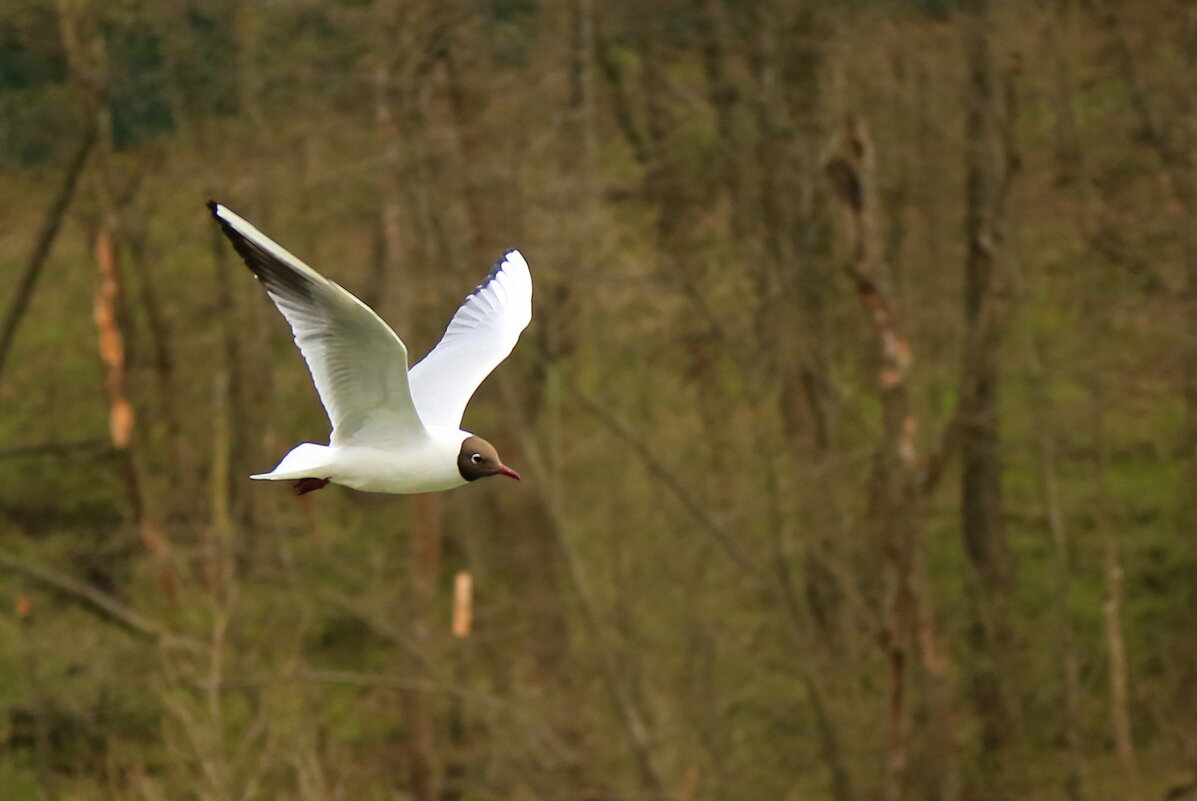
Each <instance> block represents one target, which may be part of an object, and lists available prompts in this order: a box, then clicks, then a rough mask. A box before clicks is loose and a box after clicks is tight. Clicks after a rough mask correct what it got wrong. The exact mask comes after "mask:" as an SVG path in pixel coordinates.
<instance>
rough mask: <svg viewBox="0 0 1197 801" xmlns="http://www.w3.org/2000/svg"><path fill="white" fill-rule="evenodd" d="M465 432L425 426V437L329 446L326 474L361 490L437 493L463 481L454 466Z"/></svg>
mask: <svg viewBox="0 0 1197 801" xmlns="http://www.w3.org/2000/svg"><path fill="white" fill-rule="evenodd" d="M467 436H469V434H468V433H467V432H465V431H459V430H456V429H453V430H449V429H437V428H430V429H428V437H426V438H420V439H418V440H409V441H405V442H403V443H401V444H397V445H387V446H383V447H375V446H368V445H338V446H333V450H334V454H333V460H332V464H331V468H332V469H331V470H330V471H329V477H330V478H331V479H332V480H333V481H334V482H335V483H337V484H343V485H345V486H346V487H352V488H353V489H356V490H362V491H364V492H391V493H398V494H409V493H417V492H439V491H440V490H447V489H452V488H453V487H459V486H461V485H462V484H465V483H466V480H465V479H464V478H462V476H461V472H460V471H459V470H458V467H457V456H458V454H459V453H460V452H461V443H462V441H464V440H465V438H466V437H467Z"/></svg>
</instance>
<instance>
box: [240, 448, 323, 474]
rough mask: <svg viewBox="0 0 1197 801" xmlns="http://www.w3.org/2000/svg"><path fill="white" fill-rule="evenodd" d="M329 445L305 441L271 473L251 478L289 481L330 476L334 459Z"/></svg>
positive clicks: (293, 449)
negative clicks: (331, 462)
mask: <svg viewBox="0 0 1197 801" xmlns="http://www.w3.org/2000/svg"><path fill="white" fill-rule="evenodd" d="M329 450H331V449H330V448H329V447H328V446H327V445H317V444H315V443H314V442H304V443H302V444H300V445H296V446H295V447H294V448H292V449H291V452H290V453H288V454H287V455H286V456H284V457H283V460H282V461H281V462H279V463H278V466H277V467H275V468H274V469H273V470H271V471H270V472H269V473H258V474H257V475H253V476H250V478H258V479H265V480H266V481H287V480H289V479H293V478H329V477H330V476H329V473H328V469H329V462H330V461H332V460H331V458H330V456H331V454H330V453H329Z"/></svg>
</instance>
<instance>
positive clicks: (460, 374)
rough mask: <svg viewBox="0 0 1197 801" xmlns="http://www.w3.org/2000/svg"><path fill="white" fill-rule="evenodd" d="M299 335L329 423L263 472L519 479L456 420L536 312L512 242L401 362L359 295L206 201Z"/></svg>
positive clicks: (309, 484) (403, 489) (425, 486)
mask: <svg viewBox="0 0 1197 801" xmlns="http://www.w3.org/2000/svg"><path fill="white" fill-rule="evenodd" d="M208 208H209V209H211V211H212V216H213V217H215V218H216V220H217V222H219V223H220V227H221V230H223V231H224V234H225V236H227V237H228V238H229V240H230V241H231V242H232V243H233V247H234V248H236V249H237V253H239V254H240V255H241V258H242V259H244V260H245V263H246V265H247V266H248V267H249V269H250V270H252V271H253V274H254V276H255V277H257V279H258V281H260V282H261V284H262V286H263V287H264V288H265V289H266V294H267V296H269V298H270V300H271V301H273V302H274V305H275V306H277V307H278V310H279V311H280V312H281V313H282V315H283V317H285V318H286V319H287V323H288V324H289V325H290V326H291V332H292V334H294V336H295V344H297V345H298V346H299V350H300V353H302V354H303V358H304V360H305V361H306V362H307V363H308V370H310V371H311V373H312V381H313V382H314V383H315V384H316V391H317V392H318V393H319V394H320V402H321V403H323V404H324V409H325V411H326V412H327V413H328V419H329V421H330V422H331V423H332V433H331V434H330V435H329V442H328V445H316V444H314V443H311V442H305V443H303V444H302V445H298V446H296V447H295V448H293V449H292V450H291V452H290V453H288V454H287V455H286V456H284V457H283V460H282V461H281V462H279V463H278V466H277V467H275V468H274V470H272V471H270V472H269V473H260V474H258V475H255V476H251V478H258V479H267V480H269V481H294V482H295V491H296V492H297V493H298V494H300V495H302V494H303V493H305V492H311V491H312V490H317V489H320V488H321V487H323V486H325V485H326V484H328V482H330V481H332V482H335V483H337V484H344V485H345V486H347V487H352V488H353V489H358V490H364V491H366V492H392V493H400V494H404V493H414V492H435V491H438V490H447V489H452V488H453V487H459V486H461V485H463V484H465V483H467V482H469V481H474V480H475V479H479V478H485V477H486V476H494V475H503V476H510V477H511V478H514V479H518V478H519V477H520V476H519V473H517V472H515V471H514V470H512V469H511V468H510V467H507V466H506V465H505V464H503V462H502V461H501V460H500V459H499V454H498V453H497V452H496V451H495V448H494V446H493V445H491V444H490V443H489V442H487V441H486V440H484V439H482V437H478V436H475V435H474V434H471V433H470V432H469V431H463V430H462V429H461V417H462V414H463V413H464V412H465V407H466V404H467V403H468V402H469V400H470V397H471V396H472V395H473V394H474V390H476V389H477V388H478V385H479V384H481V383H482V380H483V379H484V378H486V376H487V375H489V374H490V372H491V370H493V369H494V368H495V367H496V366H497V365H498V364H499V362H501V361H503V360H504V359H506V358H507V355H508V354H509V353H511V349H512V348H514V347H515V343H516V340H517V339H519V336H520V332H521V331H523V330H524V329H525V328H526V327H527V326H528V323H529V322H530V321H531V319H532V275H531V274H530V273H529V272H528V263H527V262H525V261H524V257H523V256H522V255H520V252H519V251H518V250H511V251H508V252H507V254H506V255H505V256H504V257H503V260H502V261H500V262H499V263H498V264H496V265H495V267H494V269H492V270H491V271H490V275H488V276H487V278H486V280H485V281H483V282H482V284H481V285H480V286H479V287H478V288H477V289H475V290H474V291H473V292H472V293H470V295H469V296H468V297H466V299H465V300H464V301H463V302H462V304H461V306H460V307H458V309H457V312H456V314H454V315H453V319H452V320H450V321H449V327H448V328H446V329H445V334H444V336H442V337H441V341H440V342H438V343H437V345H436V347H435V348H433V349H432V350H431V351H430V352H429V354H428V355H427V356H425V357H424V359H423V360H422V361H420V363H419V364H417V365H416V366H415V367H412V368H411V370H410V371H409V370H408V369H407V348H406V346H404V344H403V340H401V339H399V337H398V336H397V335H396V334H395V332H394V331H392V330H391V328H390V326H388V325H387V324H386V323H384V322H383V321H382V319H381V318H380V317H379V316H378V315H377V314H375V313H374V312H373V310H371V309H370V307H369V306H367V305H366V304H365V303H362V302H361V301H360V300H358V299H357V298H355V297H354V296H353V295H351V294H349V293H348V292H346V291H345V290H344V289H342V288H341V287H340V286H338V285H337V284H335V283H333V282H332V281H329V280H328V279H327V278H325V277H324V276H322V275H320V274H319V273H317V272H316V271H315V270H313V269H312V268H311V267H309V266H307V265H306V264H304V263H303V262H302V261H300V260H299V259H297V258H296V257H295V256H293V255H291V254H290V253H288V252H287V251H286V250H285V249H283V248H282V247H281V246H279V245H278V244H277V243H275V242H274V241H273V240H271V239H270V238H269V237H267V236H266V235H265V234H263V233H262V232H261V231H259V230H258V229H257V228H254V227H253V226H252V225H250V224H249V223H248V222H246V221H245V220H243V219H242V218H241V217H238V216H237V215H236V214H234V213H233V212H232V211H230V210H229V208H228V207H226V206H222V205H220V204H219V203H212V202H210V203H208Z"/></svg>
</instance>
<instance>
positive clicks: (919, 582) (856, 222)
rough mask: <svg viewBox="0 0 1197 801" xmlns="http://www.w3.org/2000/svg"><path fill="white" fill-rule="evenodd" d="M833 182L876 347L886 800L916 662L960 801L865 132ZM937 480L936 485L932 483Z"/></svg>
mask: <svg viewBox="0 0 1197 801" xmlns="http://www.w3.org/2000/svg"><path fill="white" fill-rule="evenodd" d="M825 169H826V173H827V177H828V179H829V180H830V181H831V184H832V186H833V187H834V188H835V191H836V194H837V195H838V197H839V200H840V201H841V203H842V204H843V207H844V217H845V220H846V223H847V225H846V227H847V229H848V232H849V241H850V243H851V256H850V259H849V262H848V273H849V275H850V277H851V278H852V280H853V283H854V284H855V288H856V295H857V299H858V301H859V302H860V305H861V309H862V310H863V311H864V312H865V314H866V315H867V317H868V320H869V324H870V326H871V328H872V332H873V336H874V338H875V347H876V363H877V365H878V392H879V394H880V397H881V414H882V430H883V435H882V441H881V442H880V443H879V446H878V450H877V456H876V458H875V460H874V466H873V476H872V480H871V486H870V489H869V492H870V518H871V520H873V522H874V524H875V525H876V526H877V531H878V547H879V548H880V550H881V551H882V553H883V554H884V557H885V572H886V577H885V579H886V584H887V585H888V598H887V600H886V606H885V609H884V611H883V615H884V619H883V623H882V638H881V644H882V647H883V648H884V650H885V654H886V661H887V666H888V675H887V702H886V714H885V746H884V750H885V764H884V770H883V781H882V789H881V797H882V798H883V799H885V801H901V799H903V798H904V797H905V796H906V793H907V786H908V783H909V776H910V755H911V737H910V719H911V703H910V699H909V691H910V687H911V679H910V672H911V668H912V667H913V660H914V657H915V655H916V649H917V654H918V655H919V656H921V659H922V667H923V669H924V671H925V672H926V676H927V678H928V680H929V683H930V685H931V692H930V698H929V703H930V706H931V714H932V719H933V722H934V726H935V732H934V738H935V740H936V741H937V743H938V746H939V747H938V750H937V752H936V753H935V754H934V755H932V756H930V757H929V759H931V760H934V761H935V763H936V771H935V777H934V779H933V780H932V782H933V787H932V788H931V789H932V794H933V797H935V798H940V799H954V798H955V797H956V796H957V795H958V790H957V785H958V769H957V767H956V763H957V759H958V750H959V749H958V744H957V737H956V733H955V731H954V729H953V723H952V722H953V719H954V714H953V710H952V706H951V698H952V688H951V684H950V669H949V664H948V656H947V650H946V648H945V647H944V646H943V645H942V643H941V642H940V635H939V632H938V624H937V623H936V620H935V618H936V616H935V613H934V609H933V608H932V606H931V599H930V594H929V593H928V592H927V588H926V586H925V582H926V575H925V569H924V567H923V558H924V557H923V544H922V525H923V523H922V514H923V512H922V505H923V499H924V496H925V495H926V494H927V493H928V492H929V491H930V490H931V489H933V487H934V482H935V480H936V479H937V478H938V476H939V475H940V474H941V470H940V469H938V468H933V467H932V466H931V465H930V464H926V465H925V464H924V463H923V461H922V460H921V459H920V457H919V455H918V452H917V450H916V444H915V436H916V434H917V430H918V421H917V419H916V418H915V417H914V414H913V412H912V411H911V408H910V407H911V404H910V397H909V388H908V385H907V377H908V374H909V371H910V366H911V363H912V356H911V350H910V344H909V342H908V341H907V339H906V336H905V334H904V332H903V330H902V326H901V324H900V322H899V320H898V319H897V316H896V313H895V310H894V304H893V303H892V301H891V299H890V297H889V296H890V294H891V291H890V288H889V286H890V280H891V277H890V275H889V267H888V265H887V264H886V263H885V262H884V260H883V259H882V256H881V244H880V242H881V240H880V233H879V228H878V220H877V211H876V200H875V190H874V188H873V182H874V172H875V164H874V155H873V145H872V141H871V139H870V138H869V135H868V132H867V130H866V129H865V127H864V126H863V124H861V123H859V122H857V121H849V124H848V126H847V128H846V130H845V132H844V134H843V136H842V139H841V141H840V144H839V146H838V148H837V149H836V152H835V154H834V155H833V156H832V157H831V158H830V159H829V160H828V162H827V164H826V167H825ZM928 475H932V476H933V477H932V478H927V476H928Z"/></svg>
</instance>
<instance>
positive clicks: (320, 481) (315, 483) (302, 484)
mask: <svg viewBox="0 0 1197 801" xmlns="http://www.w3.org/2000/svg"><path fill="white" fill-rule="evenodd" d="M327 485H328V479H327V478H301V479H299V480H298V481H296V482H295V483H294V484H293V485H292V486H293V487H294V488H295V494H296V495H306V494H307V493H309V492H315V491H316V490H318V489H324V487H326V486H327Z"/></svg>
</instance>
